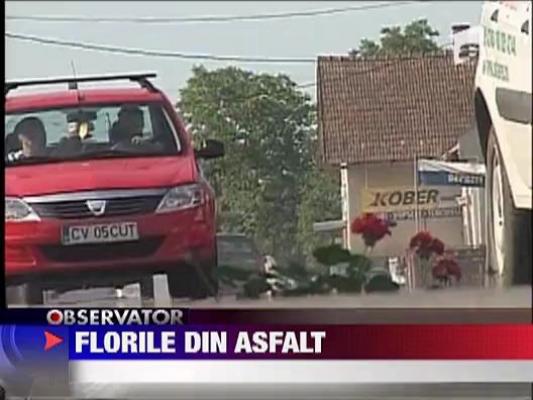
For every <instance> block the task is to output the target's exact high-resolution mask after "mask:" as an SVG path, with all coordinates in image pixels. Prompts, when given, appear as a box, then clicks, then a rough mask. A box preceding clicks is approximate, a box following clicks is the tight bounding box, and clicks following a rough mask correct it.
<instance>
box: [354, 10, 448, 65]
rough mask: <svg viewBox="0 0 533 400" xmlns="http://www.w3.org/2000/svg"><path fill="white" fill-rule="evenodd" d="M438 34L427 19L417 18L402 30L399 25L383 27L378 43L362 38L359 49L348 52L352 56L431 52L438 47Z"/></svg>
mask: <svg viewBox="0 0 533 400" xmlns="http://www.w3.org/2000/svg"><path fill="white" fill-rule="evenodd" d="M438 36H439V32H438V31H437V30H435V29H433V28H432V27H431V26H430V25H429V23H428V21H427V19H419V20H416V21H413V22H411V23H409V24H407V25H406V26H405V27H404V29H403V31H402V28H401V27H399V26H391V27H385V28H383V29H382V30H381V37H380V39H379V43H378V42H376V41H373V40H369V39H362V40H361V42H360V44H359V49H356V50H352V51H350V54H351V55H352V56H361V57H372V56H390V55H401V54H409V53H411V54H416V53H431V52H434V51H437V50H438V49H439V46H438V44H437V42H436V41H435V39H436V38H437V37H438Z"/></svg>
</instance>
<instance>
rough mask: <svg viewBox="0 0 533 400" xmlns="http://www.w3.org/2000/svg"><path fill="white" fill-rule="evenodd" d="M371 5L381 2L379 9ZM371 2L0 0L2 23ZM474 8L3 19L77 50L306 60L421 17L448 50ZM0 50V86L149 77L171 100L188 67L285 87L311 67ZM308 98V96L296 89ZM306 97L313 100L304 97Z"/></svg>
mask: <svg viewBox="0 0 533 400" xmlns="http://www.w3.org/2000/svg"><path fill="white" fill-rule="evenodd" d="M377 3H390V1H381V2H377ZM365 4H376V2H368V1H366V2H365V1H361V2H354V1H352V2H338V1H299V2H295V1H282V2H281V1H278V2H275V1H272V2H267V1H262V2H257V1H240V2H235V1H234V2H225V1H216V2H213V1H211V2H209V1H166V2H155V1H138V2H127V1H121V2H110V1H106V2H104V1H99V2H91V1H83V2H76V1H68V2H66V1H65V2H47V1H39V2H30V1H20V2H19V1H17V2H14V1H7V2H6V3H5V12H6V15H16V16H52V15H53V16H88V17H141V18H148V17H180V18H181V17H193V16H228V15H231V16H233V15H250V14H263V13H283V12H292V11H303V10H320V9H330V8H337V7H346V6H364V5H365ZM481 4H482V1H425V2H413V3H410V4H397V5H394V6H391V7H384V8H376V9H370V10H364V11H362V10H359V11H351V12H346V13H339V14H333V15H321V16H313V17H300V18H296V17H292V18H287V19H278V20H261V21H232V22H217V23H194V24H193V23H187V24H179V23H170V24H138V23H137V24H134V23H116V22H115V23H95V22H90V23H86V22H84V23H62V22H35V21H21V20H6V32H11V33H18V34H26V35H33V36H39V37H46V38H53V39H61V40H68V41H77V42H78V41H79V42H85V43H91V44H100V45H110V46H117V47H129V48H141V49H149V50H158V51H173V52H178V51H179V52H183V53H195V54H198V53H208V54H215V55H233V56H254V57H278V58H279V57H284V58H287V57H288V58H311V59H314V58H316V57H317V56H318V55H343V54H347V52H348V51H349V50H350V49H352V48H354V47H357V45H358V43H359V41H360V40H361V39H362V38H369V39H377V38H379V31H380V29H381V28H382V27H384V26H390V25H405V24H407V23H409V22H411V21H413V20H415V19H418V18H427V19H428V20H429V22H430V24H431V25H432V26H433V27H435V28H436V29H437V30H439V32H440V33H441V36H440V38H439V42H441V43H446V42H449V35H450V29H451V26H452V25H453V24H455V23H465V22H466V23H470V24H472V25H476V24H478V23H479V18H480V14H481ZM5 44H6V47H5V48H6V57H5V60H6V61H5V63H6V65H5V67H6V69H5V70H6V80H14V79H29V78H43V77H55V76H66V75H67V76H70V75H72V63H73V64H74V66H75V70H76V74H77V75H88V74H99V73H101V74H103V73H106V74H109V73H118V72H131V71H137V72H138V71H154V72H157V74H158V78H157V79H156V80H155V83H156V84H157V85H158V86H159V87H160V88H161V89H163V90H164V91H165V92H166V93H167V95H168V96H169V97H170V98H171V99H172V100H176V99H177V98H178V95H179V89H180V88H183V87H184V86H185V85H186V82H187V79H188V78H190V76H191V68H192V67H193V66H194V65H195V64H204V65H205V66H206V67H207V68H209V69H215V68H220V67H224V66H228V65H237V66H239V67H241V68H244V69H247V70H251V71H254V72H266V73H272V74H278V73H283V74H287V75H289V76H290V77H291V78H292V79H293V80H294V81H295V82H297V83H300V84H307V83H310V82H314V81H315V65H314V63H306V64H258V63H235V62H226V61H224V62H213V61H208V62H205V61H191V60H181V59H173V58H157V57H147V56H137V55H118V54H109V53H102V52H96V51H90V50H80V49H71V48H66V47H58V46H52V45H43V44H35V43H28V42H23V41H19V40H15V39H11V38H6V39H5ZM306 90H307V91H308V92H309V93H310V94H311V95H314V88H313V87H310V88H308V89H306ZM313 97H314V96H313Z"/></svg>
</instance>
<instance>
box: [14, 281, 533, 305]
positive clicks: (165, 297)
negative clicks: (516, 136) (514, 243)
mask: <svg viewBox="0 0 533 400" xmlns="http://www.w3.org/2000/svg"><path fill="white" fill-rule="evenodd" d="M154 291H155V298H154V299H153V300H152V299H142V298H141V296H140V288H139V286H138V285H130V286H128V287H126V288H125V289H124V291H123V293H122V296H120V297H119V296H117V293H116V292H115V291H114V290H113V289H111V288H101V289H90V290H77V291H72V292H67V293H64V294H61V295H59V296H53V294H47V296H46V297H45V299H46V305H47V306H62V307H171V306H174V307H190V308H268V309H272V308H276V309H277V308H281V309H283V308H298V309H305V308H358V309H361V308H430V309H434V308H489V309H490V308H515V309H517V308H524V309H531V307H532V296H531V287H530V286H524V287H515V288H511V289H504V288H489V289H487V288H461V287H457V288H448V289H439V290H435V289H433V290H431V289H428V290H418V291H414V292H408V291H407V290H402V291H400V292H399V293H390V294H380V293H375V294H365V295H327V296H299V297H274V298H272V297H269V296H266V295H265V296H263V297H262V298H260V299H257V300H249V299H237V298H236V296H235V295H234V294H231V293H230V292H229V291H228V290H227V289H223V290H222V295H221V296H220V297H219V298H218V299H213V298H211V299H206V300H201V301H191V300H188V299H172V298H170V296H169V294H168V287H167V284H166V279H165V277H164V276H157V277H155V278H154ZM10 297H12V298H15V301H14V302H11V303H10V306H14V307H25V306H26V305H24V304H22V303H20V302H17V301H16V297H17V296H16V293H14V292H13V291H12V293H11V296H10Z"/></svg>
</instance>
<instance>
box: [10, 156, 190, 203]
mask: <svg viewBox="0 0 533 400" xmlns="http://www.w3.org/2000/svg"><path fill="white" fill-rule="evenodd" d="M5 171H6V175H5V176H6V195H8V196H20V197H22V196H37V195H47V194H55V193H68V192H77V191H85V190H108V189H146V188H158V187H169V186H173V185H180V184H184V183H190V182H193V181H195V180H196V176H197V172H196V168H195V163H194V161H193V160H192V159H191V158H190V157H183V156H181V157H180V156H173V157H143V158H128V159H117V158H114V159H105V160H83V161H69V162H58V163H50V164H37V165H25V166H18V167H9V168H6V170H5Z"/></svg>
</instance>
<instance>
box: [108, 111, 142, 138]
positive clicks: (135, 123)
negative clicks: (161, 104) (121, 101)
mask: <svg viewBox="0 0 533 400" xmlns="http://www.w3.org/2000/svg"><path fill="white" fill-rule="evenodd" d="M143 130H144V115H143V112H142V110H141V109H140V108H139V107H137V106H135V105H126V106H123V107H122V108H121V109H120V111H119V113H118V120H117V121H115V123H114V124H113V126H112V127H111V131H110V132H109V141H110V142H111V144H112V145H116V144H124V143H125V144H141V143H143V142H144V141H145V140H144V138H143Z"/></svg>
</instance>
